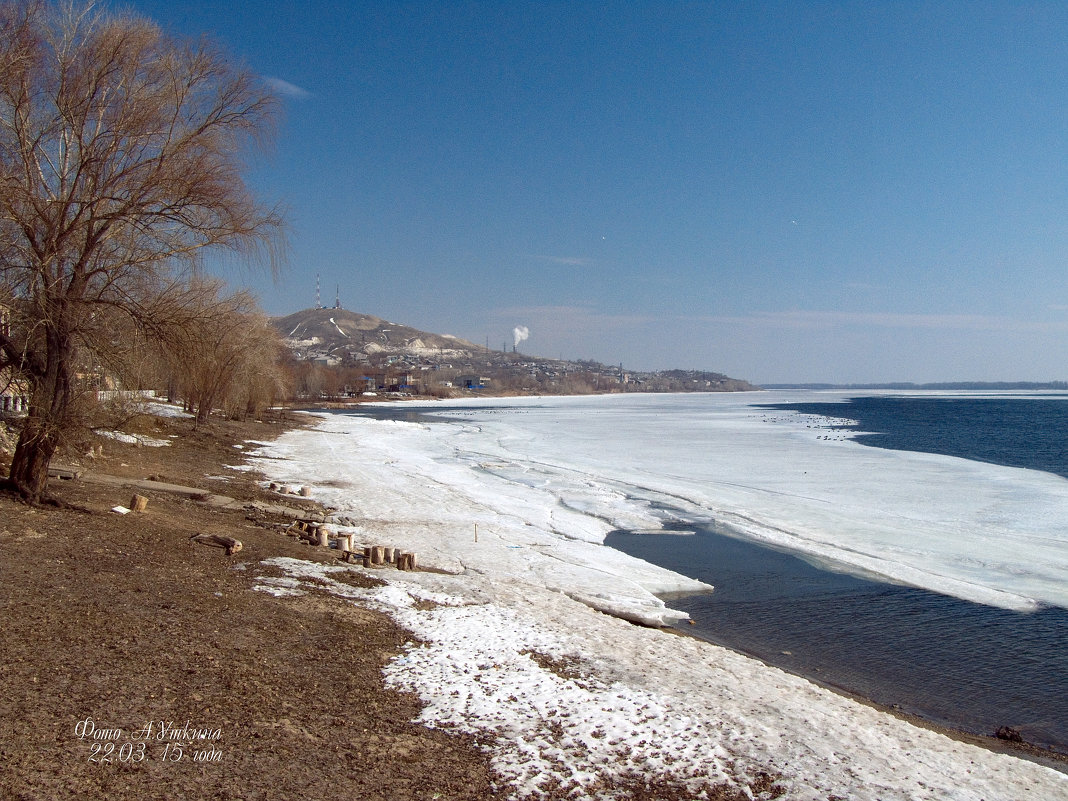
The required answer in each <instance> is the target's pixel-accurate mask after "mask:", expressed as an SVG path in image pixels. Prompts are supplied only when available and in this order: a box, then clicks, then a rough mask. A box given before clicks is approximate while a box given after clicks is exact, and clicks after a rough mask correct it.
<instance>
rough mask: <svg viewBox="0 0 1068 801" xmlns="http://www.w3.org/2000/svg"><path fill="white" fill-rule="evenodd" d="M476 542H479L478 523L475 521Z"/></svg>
mask: <svg viewBox="0 0 1068 801" xmlns="http://www.w3.org/2000/svg"><path fill="white" fill-rule="evenodd" d="M475 542H478V523H475Z"/></svg>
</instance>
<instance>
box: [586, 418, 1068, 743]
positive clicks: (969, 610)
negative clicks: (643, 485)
mask: <svg viewBox="0 0 1068 801" xmlns="http://www.w3.org/2000/svg"><path fill="white" fill-rule="evenodd" d="M764 408H767V407H764ZM773 408H776V409H791V410H796V411H799V412H803V413H808V414H819V415H825V416H828V417H835V418H842V417H847V418H850V419H853V420H857V421H858V422H859V423H860V425H859V426H858V427H857V428H859V429H860V430H862V431H867V432H877V433H872V434H865V435H863V436H861V437H860V438H859V441H861V442H863V443H865V444H871V445H876V446H878V447H888V448H898V449H903V450H916V451H925V452H929V453H944V454H950V455H953V456H960V457H963V458H968V459H978V460H982V461H987V462H994V463H998V464H1007V465H1013V466H1019V467H1029V468H1033V469H1040V470H1046V471H1049V472H1053V473H1058V474H1060V475H1068V460H1066V445H1068V398H1066V399H1065V400H1063V401H1060V400H1031V399H998V400H975V399H963V400H957V399H942V398H938V399H933V398H892V397H880V398H859V399H856V400H854V401H853V402H851V403H834V404H780V405H776V406H774V407H773ZM1065 513H1066V522H1068V509H1066V510H1065ZM688 528H689V529H690V530H693V527H692V526H688ZM606 543H607V544H608V545H610V546H612V547H615V548H618V549H619V550H622V551H625V552H626V553H629V554H632V555H634V556H638V557H640V558H642V559H645V560H646V561H649V562H653V563H655V564H658V565H661V566H663V567H666V568H669V569H671V570H675V571H677V572H679V573H682V574H684V575H688V576H691V577H693V578H697V579H700V580H702V581H706V582H708V583H710V584H713V585H715V587H716V590H715V592H713V593H711V594H708V595H699V596H688V597H683V598H673V599H671V602H670V604H671V606H673V607H675V608H678V609H682V610H683V611H686V612H688V613H689V614H690V615H691V616H692V617H693V618H694V621H695V623H696V625H694V626H692V627H691V626H686V627H685V628H686V629H687V630H688V631H690V632H692V633H695V634H698V635H700V636H702V637H705V638H706V639H709V640H711V641H713V642H717V643H720V644H723V645H726V646H728V647H731V648H735V649H738V650H741V651H744V652H746V653H750V654H753V655H755V656H758V657H760V658H761V659H763V660H765V661H767V662H769V663H771V664H775V665H778V666H780V667H783V668H786V669H788V670H791V671H793V672H797V673H800V674H802V675H806V676H810V677H812V678H814V679H816V680H818V681H820V682H822V683H824V684H827V685H830V686H835V687H840V688H842V689H845V690H848V691H850V692H854V693H858V694H860V695H863V696H865V697H867V698H870V699H872V700H874V701H877V702H879V703H882V704H885V705H892V706H898V707H900V708H902V709H903V710H905V711H907V712H911V713H914V714H917V715H920V716H922V717H924V718H927V719H929V720H932V721H934V722H936V723H940V724H943V725H948V726H952V727H954V728H957V729H961V730H963V731H969V732H973V733H977V734H993V733H994V732H995V731H996V730H997V729H998V728H999V727H1001V726H1012V727H1015V728H1017V729H1019V730H1020V731H1021V733H1022V734H1023V736H1024V737H1025V739H1026V740H1027V741H1029V742H1031V743H1034V744H1037V745H1041V746H1043V747H1046V748H1050V749H1053V750H1056V751H1059V752H1061V753H1068V610H1065V609H1061V608H1049V609H1042V610H1039V611H1038V612H1034V613H1029V614H1025V613H1019V612H1012V611H1008V610H1004V609H997V608H993V607H988V606H982V605H980V604H973V603H969V602H966V601H960V600H957V599H955V598H950V597H948V596H943V595H939V594H937V593H933V592H929V591H926V590H919V589H913V588H910V587H901V586H897V585H891V584H885V583H880V582H878V581H869V580H865V579H860V578H856V577H853V576H849V575H845V574H841V573H835V572H831V571H828V570H825V569H822V568H818V567H814V566H812V565H811V564H809V563H807V562H805V561H803V560H801V559H799V558H797V557H795V556H793V555H790V554H787V553H781V552H778V551H775V550H772V549H769V548H766V547H762V546H759V545H755V544H752V543H748V542H744V541H742V540H739V539H736V538H734V537H731V536H726V535H725V534H724V532H723V531H722V530H719V529H718V528H717V525H716V524H715V523H714V522H712V523H710V524H709V525H708V526H707V527H705V528H703V529H702V528H699V529H698V530H697V534H696V535H671V534H656V535H648V534H644V535H643V534H629V533H626V532H617V533H615V534H613V535H611V536H610V537H609V538H608V540H607V541H606Z"/></svg>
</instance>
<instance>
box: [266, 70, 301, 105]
mask: <svg viewBox="0 0 1068 801" xmlns="http://www.w3.org/2000/svg"><path fill="white" fill-rule="evenodd" d="M264 80H265V81H266V82H267V85H268V86H270V87H271V88H272V89H274V91H276V92H277V93H278V94H280V95H281V96H282V97H288V98H292V99H293V100H304V99H305V98H308V97H311V92H309V91H308V90H307V89H301V88H300V87H299V86H297V85H296V84H293V83H290V82H289V81H283V80H282V79H281V78H271V77H269V76H268V77H266V78H264Z"/></svg>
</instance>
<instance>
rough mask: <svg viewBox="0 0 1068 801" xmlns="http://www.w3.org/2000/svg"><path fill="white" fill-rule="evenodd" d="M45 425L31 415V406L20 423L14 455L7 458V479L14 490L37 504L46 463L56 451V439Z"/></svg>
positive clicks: (42, 490) (44, 480) (44, 485)
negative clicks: (8, 472)
mask: <svg viewBox="0 0 1068 801" xmlns="http://www.w3.org/2000/svg"><path fill="white" fill-rule="evenodd" d="M48 428H49V426H48V424H47V423H44V422H42V421H41V419H40V416H39V415H37V416H35V414H34V408H33V406H32V405H31V406H30V413H29V415H28V416H27V418H26V420H25V422H24V423H23V426H22V433H21V434H20V435H19V441H18V444H17V445H16V446H15V455H14V456H13V457H12V458H11V475H10V478H9V481H10V482H11V485H12V486H13V487H14V489H15V491H16V492H17V493H18V494H19V495H20V496H21V497H22V498H23V500H26V501H29V502H30V503H40V501H41V498H42V497H43V496H44V492H45V488H46V486H47V485H48V463H49V462H50V461H51V460H52V455H53V454H54V453H55V452H56V444H57V443H56V441H55V437H54V436H50V435H49V434H48V433H47V431H48Z"/></svg>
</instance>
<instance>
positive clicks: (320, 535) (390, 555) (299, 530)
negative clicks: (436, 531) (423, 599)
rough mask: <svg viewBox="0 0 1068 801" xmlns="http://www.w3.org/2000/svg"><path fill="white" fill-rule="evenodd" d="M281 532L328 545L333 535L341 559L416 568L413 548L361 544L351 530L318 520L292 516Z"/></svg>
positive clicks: (314, 543)
mask: <svg viewBox="0 0 1068 801" xmlns="http://www.w3.org/2000/svg"><path fill="white" fill-rule="evenodd" d="M284 533H285V534H286V535H287V536H290V537H296V538H297V539H299V540H302V541H304V542H306V543H308V544H309V545H313V546H316V547H319V548H329V547H330V546H331V537H332V538H333V547H334V549H335V550H338V551H341V556H340V557H339V558H340V559H341V561H343V562H348V563H353V562H362V564H363V566H364V567H385V566H386V565H394V566H396V568H397V570H418V569H419V555H418V554H416V553H415V552H413V551H402V550H401V549H400V548H394V547H391V546H388V545H366V546H362V548H361V547H360V546H359V545H358V544H356V543H354V542H353V535H352V534H350V533H335V532H334V529H333V528H332V527H331V526H329V525H327V524H326V523H324V522H322V521H319V520H310V519H298V520H294V521H293V522H292V523H290V524H289V526H288V527H287V528H286V530H285V532H284Z"/></svg>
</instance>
